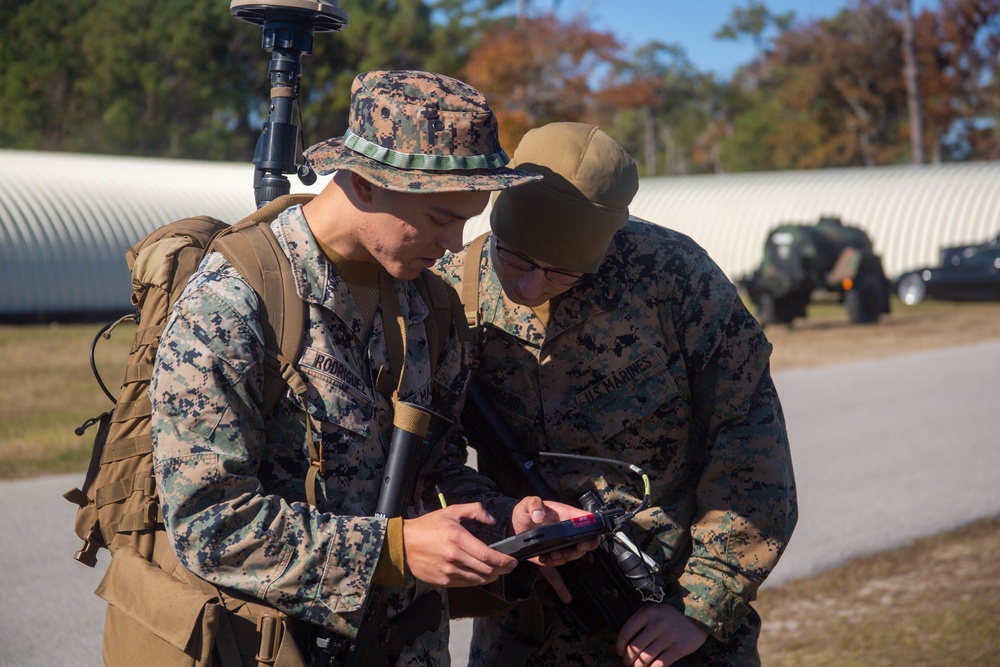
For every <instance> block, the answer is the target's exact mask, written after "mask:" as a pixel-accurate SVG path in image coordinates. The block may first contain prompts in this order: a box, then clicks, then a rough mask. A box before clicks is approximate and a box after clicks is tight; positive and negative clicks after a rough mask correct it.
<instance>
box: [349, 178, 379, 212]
mask: <svg viewBox="0 0 1000 667" xmlns="http://www.w3.org/2000/svg"><path fill="white" fill-rule="evenodd" d="M350 174H351V191H352V192H353V193H354V197H355V199H356V200H357V201H359V202H362V203H365V204H371V203H372V199H373V198H374V196H375V185H374V184H372V183H371V182H369V181H367V180H365V179H364V178H363V177H361V176H359V175H358V174H356V173H354V172H353V171H352V172H350Z"/></svg>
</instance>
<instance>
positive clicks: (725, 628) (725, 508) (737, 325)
mask: <svg viewBox="0 0 1000 667" xmlns="http://www.w3.org/2000/svg"><path fill="white" fill-rule="evenodd" d="M695 275H700V276H701V280H700V282H699V284H697V285H696V286H695V289H693V290H691V291H690V292H689V294H690V295H691V296H692V297H693V298H691V299H690V300H688V301H686V302H683V303H681V304H678V308H680V309H682V310H683V311H684V312H683V313H680V314H678V315H676V316H675V321H677V322H682V323H684V324H683V326H680V327H678V329H677V333H678V335H679V338H680V340H681V345H682V347H683V348H684V353H685V356H686V357H687V358H688V361H689V364H690V365H691V366H693V368H692V369H691V370H692V371H693V372H692V373H691V376H690V377H691V379H690V382H691V394H692V401H693V405H694V417H695V419H696V422H697V423H698V425H699V427H700V428H702V429H704V432H705V433H704V435H705V441H706V443H707V448H706V450H705V451H704V453H703V456H704V459H705V460H704V461H703V462H702V466H701V469H702V472H701V475H700V478H699V481H698V483H697V488H696V494H695V499H696V503H697V510H696V512H695V520H694V522H693V523H692V525H691V539H692V552H691V555H690V557H689V558H688V559H687V561H686V562H685V564H684V568H683V572H682V573H681V574H680V576H679V578H678V581H677V586H676V588H675V591H676V593H675V594H674V595H673V596H672V597H671V598H670V599H669V600H668V602H669V603H670V604H672V605H673V606H675V607H676V608H678V609H679V610H681V611H682V612H683V613H684V614H685V615H686V616H688V617H689V618H691V619H692V620H694V621H696V622H697V623H699V624H700V625H702V626H703V627H704V628H705V629H706V630H707V631H708V632H709V633H710V634H711V635H713V636H714V637H716V638H717V639H719V640H721V641H726V640H727V639H728V638H729V637H731V636H732V633H733V632H734V631H735V630H736V629H737V627H738V626H739V624H740V623H741V621H742V620H743V618H744V617H745V616H746V614H747V613H748V612H749V608H748V607H747V604H746V603H747V602H749V601H750V600H752V599H753V598H754V597H755V595H756V591H757V589H758V588H759V586H760V585H761V583H763V581H764V579H765V578H766V577H767V576H768V574H770V572H771V570H772V569H773V568H774V566H775V565H776V564H777V562H778V559H779V557H780V556H781V553H782V552H783V551H784V548H785V546H786V545H787V542H788V539H789V538H790V537H791V534H792V531H793V529H794V527H795V523H796V520H797V516H798V512H797V505H796V495H795V482H794V476H793V471H792V462H791V453H790V450H789V443H788V437H787V433H786V430H785V423H784V416H783V414H782V410H781V404H780V401H779V400H778V395H777V393H776V391H775V387H774V383H773V381H772V380H771V376H770V370H769V364H768V359H769V356H770V350H771V345H770V343H769V342H768V341H767V339H766V337H765V336H764V333H763V331H762V330H761V328H760V326H759V325H758V324H757V322H756V320H755V319H754V318H753V317H752V316H751V315H750V313H749V312H747V310H746V308H745V307H744V306H743V302H742V300H741V299H740V298H739V295H738V294H737V293H736V291H735V289H734V288H733V286H732V284H731V283H729V281H728V280H726V279H725V278H724V276H723V275H722V274H721V271H718V270H717V269H715V270H711V271H704V272H700V274H699V273H696V274H695ZM712 304H719V305H715V306H713V305H712ZM712 308H717V309H718V310H717V311H716V312H710V309H712Z"/></svg>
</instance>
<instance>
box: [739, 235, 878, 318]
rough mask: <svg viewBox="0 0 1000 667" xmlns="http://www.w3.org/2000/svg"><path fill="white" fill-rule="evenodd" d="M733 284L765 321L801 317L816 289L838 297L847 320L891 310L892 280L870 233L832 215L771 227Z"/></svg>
mask: <svg viewBox="0 0 1000 667" xmlns="http://www.w3.org/2000/svg"><path fill="white" fill-rule="evenodd" d="M737 284H738V285H739V286H740V288H741V289H742V290H743V291H744V292H746V293H747V295H748V296H749V297H750V300H751V301H752V302H753V303H754V305H755V306H757V319H758V320H759V321H760V323H761V324H762V325H763V326H767V325H769V324H791V323H792V321H793V320H794V319H795V318H797V317H805V314H806V307H807V306H808V305H809V302H810V301H811V300H812V298H813V295H814V294H815V293H817V292H825V293H827V294H830V295H833V296H834V297H835V298H836V299H837V300H838V301H840V302H842V303H843V304H844V306H845V307H846V308H847V313H848V316H849V318H850V320H851V322H855V323H861V322H877V321H878V319H879V316H881V315H882V314H883V313H888V312H889V296H890V294H891V291H890V289H891V285H890V283H889V279H888V278H886V276H885V272H884V271H883V270H882V259H881V258H880V257H879V256H878V255H876V254H875V251H874V249H873V248H872V242H871V239H869V238H868V235H867V234H865V232H863V231H862V230H861V229H860V228H858V227H853V226H850V225H845V224H843V223H842V222H841V221H840V218H836V217H828V216H824V217H821V218H820V219H819V221H818V222H817V223H816V224H813V225H808V224H782V225H779V226H778V227H776V228H774V229H772V230H771V232H770V233H769V234H768V235H767V239H766V240H765V242H764V257H763V259H762V260H761V263H760V266H759V267H758V268H757V269H756V270H755V271H754V272H753V273H751V274H750V275H747V276H744V277H743V278H740V279H739V280H738V281H737Z"/></svg>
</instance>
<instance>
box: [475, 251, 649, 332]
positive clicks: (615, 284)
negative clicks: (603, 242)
mask: <svg viewBox="0 0 1000 667" xmlns="http://www.w3.org/2000/svg"><path fill="white" fill-rule="evenodd" d="M483 253H484V254H485V261H486V270H485V271H484V272H483V279H482V281H481V285H480V292H479V293H480V307H481V308H482V313H481V317H482V321H483V323H486V324H490V325H492V326H495V327H498V328H500V329H503V330H504V331H506V332H507V333H509V334H511V335H513V336H517V337H518V338H520V339H521V340H523V341H525V342H526V343H528V344H529V345H532V346H534V347H537V348H540V347H541V346H542V343H543V342H544V341H545V339H546V337H548V338H549V339H552V338H554V337H555V336H557V335H559V334H561V333H562V332H564V331H566V330H567V329H569V328H571V327H573V326H575V325H576V324H578V323H580V322H582V321H583V320H586V319H588V318H591V317H594V316H595V315H598V314H600V313H602V312H605V311H612V310H616V309H618V308H626V307H628V306H629V305H630V303H631V296H630V291H631V290H630V283H629V280H628V274H627V271H625V270H624V267H622V266H621V262H620V257H619V253H618V246H617V244H616V243H615V241H614V239H612V241H611V244H610V245H609V246H608V252H607V257H608V258H610V259H611V261H607V260H606V261H605V262H604V263H603V264H602V265H601V268H600V270H599V271H598V272H597V273H596V274H594V275H593V277H592V279H591V280H590V281H589V282H587V283H585V284H583V285H578V286H576V287H574V288H573V289H571V290H570V291H568V292H567V293H566V294H565V296H564V297H563V299H562V301H561V302H560V304H559V307H558V308H557V312H555V313H552V321H551V322H550V323H549V326H548V329H546V328H545V327H544V326H542V324H541V322H539V321H538V317H537V316H536V315H535V313H534V312H533V311H532V309H531V308H528V307H527V306H519V305H518V304H516V303H513V302H512V301H510V300H509V299H508V298H507V297H506V296H504V293H503V289H502V288H501V286H500V280H499V278H497V275H496V272H495V271H493V266H492V257H491V256H490V253H489V243H487V244H486V245H485V246H484V248H483ZM466 261H469V258H468V257H467V258H466Z"/></svg>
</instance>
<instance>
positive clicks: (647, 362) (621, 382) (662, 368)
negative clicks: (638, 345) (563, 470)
mask: <svg viewBox="0 0 1000 667" xmlns="http://www.w3.org/2000/svg"><path fill="white" fill-rule="evenodd" d="M677 396H678V392H677V386H676V385H675V384H674V380H673V378H672V377H671V376H670V373H668V372H667V368H666V365H665V364H664V363H663V362H662V361H661V360H660V358H659V356H658V355H657V354H656V352H655V351H650V352H647V353H646V354H645V355H643V356H642V357H640V358H638V359H636V360H634V361H632V362H631V363H630V364H628V365H626V366H624V367H622V368H620V369H617V370H615V371H613V372H611V373H609V374H608V375H607V377H606V378H604V380H602V381H601V382H598V383H596V384H594V385H592V386H590V387H588V388H587V389H585V390H584V391H582V392H580V393H579V394H578V395H577V396H576V403H577V408H578V409H579V411H580V413H581V414H582V415H583V419H584V422H585V423H586V425H587V428H588V430H589V431H590V432H591V434H592V435H593V437H594V440H595V441H596V442H598V443H601V442H604V441H606V440H609V439H610V438H612V437H614V436H615V435H617V434H618V433H620V432H621V431H624V430H625V429H627V428H632V427H633V426H635V425H636V424H638V423H639V422H640V421H641V420H642V419H644V418H646V417H648V416H649V415H650V414H652V412H653V411H654V410H656V409H657V408H658V407H660V406H661V405H663V404H665V403H667V402H669V401H671V400H673V399H675V398H676V397H677Z"/></svg>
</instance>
